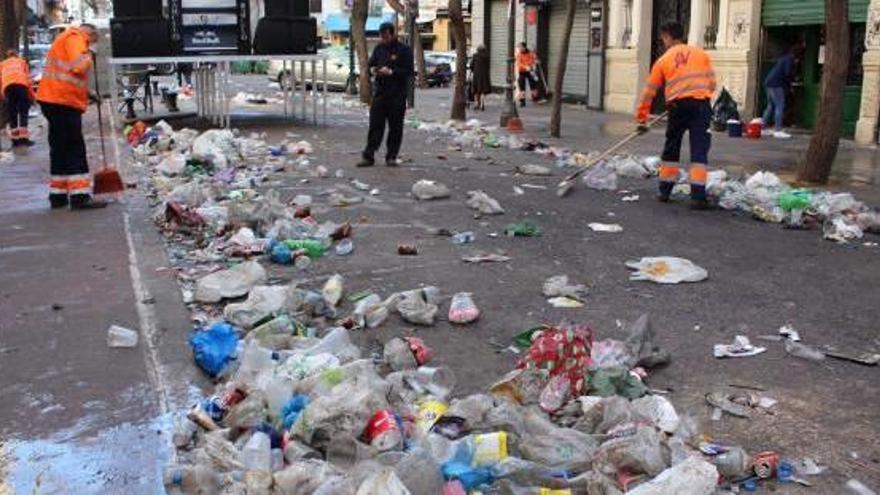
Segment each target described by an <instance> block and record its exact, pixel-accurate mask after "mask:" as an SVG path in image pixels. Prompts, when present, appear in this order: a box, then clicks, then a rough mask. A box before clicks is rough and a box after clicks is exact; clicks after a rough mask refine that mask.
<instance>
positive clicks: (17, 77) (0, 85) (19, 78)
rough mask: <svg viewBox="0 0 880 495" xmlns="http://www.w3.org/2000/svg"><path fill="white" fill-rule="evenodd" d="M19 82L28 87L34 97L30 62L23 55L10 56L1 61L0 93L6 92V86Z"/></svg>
mask: <svg viewBox="0 0 880 495" xmlns="http://www.w3.org/2000/svg"><path fill="white" fill-rule="evenodd" d="M13 84H18V85H21V86H24V87H26V88H28V93H30V95H31V99H33V97H34V94H33V89H32V88H31V73H30V70H28V64H27V62H25V61H24V59H22V58H21V57H9V58H7V59H6V60H4V61H2V62H0V94H5V93H6V88H8V87H9V86H12V85H13Z"/></svg>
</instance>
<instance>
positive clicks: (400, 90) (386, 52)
mask: <svg viewBox="0 0 880 495" xmlns="http://www.w3.org/2000/svg"><path fill="white" fill-rule="evenodd" d="M367 65H368V66H369V67H370V72H371V73H372V72H373V70H372V69H374V68H376V69H378V68H380V67H388V68H389V69H391V70H392V74H391V75H389V76H380V75H378V74H377V75H374V76H373V96H375V97H377V98H405V97H406V92H407V88H408V87H409V81H410V79H411V78H412V77H413V72H414V70H415V69H414V68H413V54H412V50H411V49H410V47H409V46H407V45H405V44H403V43H401V42H400V41H395V42H394V43H392V44H390V45H384V44H379V45H376V48H373V54H372V55H371V56H370V61H369V63H368V64H367Z"/></svg>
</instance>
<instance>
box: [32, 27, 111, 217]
mask: <svg viewBox="0 0 880 495" xmlns="http://www.w3.org/2000/svg"><path fill="white" fill-rule="evenodd" d="M97 40H98V32H97V30H96V29H95V27H94V26H92V25H90V24H82V25H80V26H73V27H69V28H67V30H65V31H64V32H63V33H61V34H59V35H58V37H57V38H55V41H54V42H53V43H52V46H51V47H50V48H49V53H48V54H47V55H46V65H45V68H44V69H43V77H42V79H41V80H40V87H39V89H37V101H38V102H39V103H40V108H41V109H42V111H43V115H44V116H45V117H46V120H48V121H49V159H50V162H51V177H50V179H49V203H50V206H51V207H52V208H64V207H66V206H67V205H68V204H69V205H70V208H71V209H74V210H86V209H94V208H103V207H105V206H107V203H106V202H104V201H100V200H96V199H94V198H93V197H92V178H91V175H90V174H89V165H88V162H87V161H86V144H85V140H84V139H83V132H82V114H83V113H84V112H85V111H86V108H87V107H88V105H89V99H90V95H89V86H88V83H89V71H90V70H91V68H92V64H93V61H92V52H91V50H90V47H91V45H92V44H94V43H95V42H97ZM91 98H97V97H96V96H94V95H93V96H91Z"/></svg>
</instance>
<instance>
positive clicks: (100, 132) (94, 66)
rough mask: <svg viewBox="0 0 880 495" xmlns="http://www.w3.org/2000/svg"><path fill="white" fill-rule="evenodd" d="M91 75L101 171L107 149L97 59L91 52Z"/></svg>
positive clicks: (104, 167) (105, 159)
mask: <svg viewBox="0 0 880 495" xmlns="http://www.w3.org/2000/svg"><path fill="white" fill-rule="evenodd" d="M92 74H94V76H95V96H96V97H97V99H98V102H97V104H96V105H95V106H97V107H98V135H99V136H100V138H101V158H102V159H103V160H104V163H103V165H104V166H103V168H102V169H106V168H107V147H106V146H105V145H104V112H103V111H102V110H101V107H103V106H104V101H103V98H102V97H101V86H100V85H99V84H98V57H96V56H95V52H92Z"/></svg>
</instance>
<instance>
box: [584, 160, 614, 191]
mask: <svg viewBox="0 0 880 495" xmlns="http://www.w3.org/2000/svg"><path fill="white" fill-rule="evenodd" d="M583 182H584V185H585V186H587V187H589V188H590V189H599V190H600V191H613V190H615V189H617V172H616V171H615V170H614V167H613V166H611V165H610V164H608V163H607V162H601V163H599V164H598V165H595V166H593V167H592V168H591V169H589V170H587V171H586V172H585V173H584V178H583Z"/></svg>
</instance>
